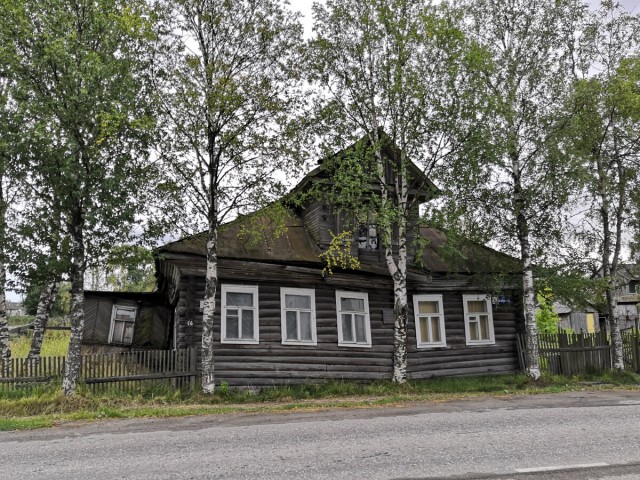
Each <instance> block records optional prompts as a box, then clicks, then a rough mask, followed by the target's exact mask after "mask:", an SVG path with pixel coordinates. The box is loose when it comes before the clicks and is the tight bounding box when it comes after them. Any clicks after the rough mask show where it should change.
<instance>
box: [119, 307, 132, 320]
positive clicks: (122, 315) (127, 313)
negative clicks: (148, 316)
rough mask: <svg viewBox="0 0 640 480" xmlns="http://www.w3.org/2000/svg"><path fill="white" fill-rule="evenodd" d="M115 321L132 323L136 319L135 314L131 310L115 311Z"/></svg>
mask: <svg viewBox="0 0 640 480" xmlns="http://www.w3.org/2000/svg"><path fill="white" fill-rule="evenodd" d="M115 318H116V320H122V321H125V322H133V321H134V320H135V319H136V312H135V311H131V310H121V309H119V308H118V309H116V317H115Z"/></svg>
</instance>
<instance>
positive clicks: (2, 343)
mask: <svg viewBox="0 0 640 480" xmlns="http://www.w3.org/2000/svg"><path fill="white" fill-rule="evenodd" d="M5 215H6V204H5V200H4V191H3V185H2V176H0V235H4V231H5V218H6V217H5ZM2 240H3V239H0V242H2ZM6 282H7V271H6V266H5V263H4V250H3V245H2V244H0V362H2V370H3V372H2V373H3V375H4V376H10V375H11V344H10V343H9V321H8V319H7V299H6V292H5V285H6Z"/></svg>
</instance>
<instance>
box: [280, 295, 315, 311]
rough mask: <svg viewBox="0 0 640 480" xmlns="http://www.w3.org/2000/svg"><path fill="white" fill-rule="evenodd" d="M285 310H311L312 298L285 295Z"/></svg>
mask: <svg viewBox="0 0 640 480" xmlns="http://www.w3.org/2000/svg"><path fill="white" fill-rule="evenodd" d="M284 298H285V308H299V309H304V310H310V309H311V297H310V296H309V295H289V294H287V295H285V296H284Z"/></svg>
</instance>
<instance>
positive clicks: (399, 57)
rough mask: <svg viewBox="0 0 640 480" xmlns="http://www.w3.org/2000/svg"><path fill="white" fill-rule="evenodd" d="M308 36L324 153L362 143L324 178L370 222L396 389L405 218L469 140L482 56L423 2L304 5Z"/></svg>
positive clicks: (401, 360)
mask: <svg viewBox="0 0 640 480" xmlns="http://www.w3.org/2000/svg"><path fill="white" fill-rule="evenodd" d="M314 31H315V37H314V38H313V40H312V41H311V44H310V54H309V55H310V62H309V63H310V67H309V72H310V81H311V82H312V83H313V84H314V86H315V88H317V89H318V91H319V92H318V96H317V109H318V112H319V115H318V126H317V127H316V128H317V129H318V131H319V132H320V133H321V134H322V135H323V137H322V141H323V146H324V148H325V153H326V154H327V156H329V158H331V155H330V154H333V153H334V152H336V151H338V150H340V149H342V148H345V147H347V146H349V145H351V144H353V143H354V142H356V141H357V140H358V139H360V138H362V137H364V138H365V142H364V143H365V144H366V146H365V147H363V148H361V147H357V148H355V149H353V150H352V151H351V153H350V154H348V155H346V156H345V155H341V156H340V157H339V159H337V165H336V167H337V169H338V173H336V174H335V175H334V176H333V180H334V182H335V184H336V186H337V187H338V190H341V192H339V193H338V196H339V198H337V203H339V204H343V205H345V204H349V205H350V207H351V208H353V209H356V210H358V209H366V210H368V214H369V215H371V214H373V215H374V216H375V222H376V224H377V230H378V234H379V236H380V240H381V246H382V249H383V251H384V256H385V260H386V265H387V268H388V271H389V274H390V275H391V278H392V279H393V288H394V316H395V322H394V349H393V365H394V366H393V377H392V379H393V381H394V382H397V383H404V382H405V381H406V377H407V317H408V297H407V255H408V248H409V247H410V246H409V245H408V241H407V238H408V236H409V234H410V232H409V219H410V218H411V217H412V215H413V216H414V217H415V216H416V215H417V210H418V206H419V205H418V203H419V201H420V199H423V198H425V196H429V195H430V193H429V191H430V190H431V189H432V184H431V182H430V181H428V180H427V178H428V176H429V175H430V173H431V171H432V170H433V169H434V168H435V167H436V166H437V165H442V164H445V163H446V162H447V161H448V159H449V158H450V157H451V156H452V155H453V154H454V153H457V152H459V151H461V149H462V148H463V146H464V145H465V142H466V141H468V140H469V139H470V138H471V136H472V135H473V131H472V130H471V129H470V128H469V127H470V125H471V119H472V117H473V115H474V112H475V111H476V107H478V105H476V102H481V96H478V97H476V96H474V95H472V94H471V92H472V91H473V89H474V85H476V83H477V82H476V78H475V76H474V74H473V71H474V68H473V66H474V64H475V63H476V62H481V61H482V55H481V52H480V51H478V50H477V49H475V48H474V47H473V45H469V44H468V43H467V42H466V41H465V38H464V36H463V35H462V33H461V32H460V30H459V29H458V27H457V19H456V18H454V17H453V16H452V15H450V12H449V11H448V10H446V9H444V8H442V7H438V6H432V5H431V4H430V2H427V1H423V0H391V1H382V0H328V1H327V2H326V4H324V5H322V4H315V5H314ZM385 149H386V150H387V151H388V149H391V150H392V151H397V152H396V154H395V155H393V156H394V157H395V158H392V159H388V158H385V154H384V151H385ZM389 162H390V164H391V166H392V169H393V174H392V175H389V170H388V169H387V166H388V164H389ZM411 164H414V165H416V166H417V168H418V169H419V171H420V174H416V173H415V171H414V170H413V167H412V166H411ZM340 172H341V173H340ZM358 176H360V178H357V177H358ZM370 186H371V188H370ZM333 194H334V195H335V191H334V193H333ZM358 204H360V206H359V207H358ZM362 221H363V223H366V221H367V219H363V220H362Z"/></svg>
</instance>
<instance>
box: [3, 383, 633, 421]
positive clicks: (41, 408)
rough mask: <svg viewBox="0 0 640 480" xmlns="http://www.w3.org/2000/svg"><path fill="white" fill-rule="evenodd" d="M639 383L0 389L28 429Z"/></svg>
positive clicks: (9, 416) (11, 413)
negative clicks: (205, 391) (205, 390)
mask: <svg viewBox="0 0 640 480" xmlns="http://www.w3.org/2000/svg"><path fill="white" fill-rule="evenodd" d="M614 388H624V389H638V390H640V376H639V375H635V374H632V373H622V374H619V373H615V372H608V373H604V374H599V375H586V376H580V377H570V378H569V377H544V378H543V379H542V380H540V381H538V382H532V381H531V380H529V379H528V378H527V377H525V376H523V375H503V376H486V377H467V378H440V379H432V380H424V381H413V382H409V383H407V384H405V385H394V384H392V383H390V382H371V383H355V382H341V381H333V382H328V383H323V384H316V385H291V386H284V387H276V388H269V389H263V390H260V391H258V392H250V391H241V390H235V389H230V388H228V387H226V386H225V385H222V386H221V387H219V388H218V389H217V391H216V393H215V394H214V395H210V396H205V395H202V394H201V393H199V392H187V391H182V390H175V389H172V388H170V387H155V388H147V389H144V390H140V391H137V392H128V393H123V392H113V393H104V394H92V393H91V392H89V391H88V390H86V389H82V388H81V389H80V391H79V393H78V394H77V395H75V396H73V397H70V398H67V397H64V396H63V395H62V394H61V393H60V388H59V386H57V385H50V386H48V387H45V388H41V389H38V390H32V391H29V392H27V391H20V390H5V391H0V430H17V429H30V428H41V427H47V426H52V425H55V424H57V423H60V422H67V421H76V420H95V419H103V418H139V417H176V416H185V415H201V414H223V413H240V412H247V413H267V412H272V413H275V412H282V411H291V410H318V409H326V408H362V407H371V406H384V405H396V404H402V403H408V402H414V401H434V402H441V401H447V400H454V399H460V398H469V397H476V396H481V395H505V394H521V395H530V394H537V393H557V392H564V391H572V390H602V389H614Z"/></svg>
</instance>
